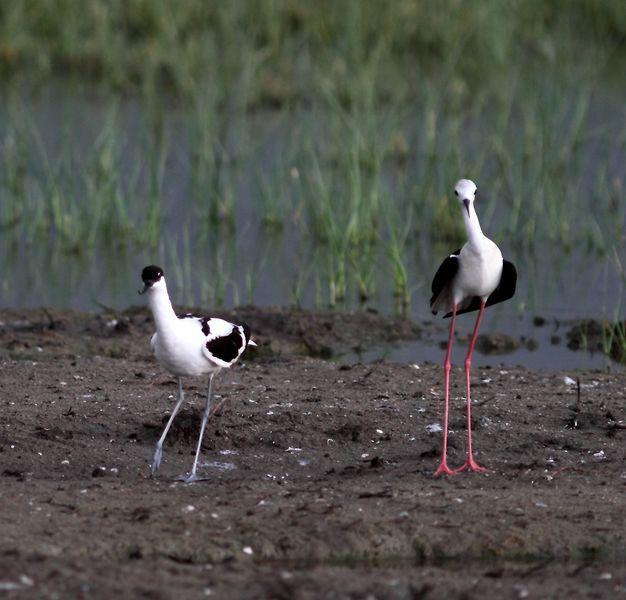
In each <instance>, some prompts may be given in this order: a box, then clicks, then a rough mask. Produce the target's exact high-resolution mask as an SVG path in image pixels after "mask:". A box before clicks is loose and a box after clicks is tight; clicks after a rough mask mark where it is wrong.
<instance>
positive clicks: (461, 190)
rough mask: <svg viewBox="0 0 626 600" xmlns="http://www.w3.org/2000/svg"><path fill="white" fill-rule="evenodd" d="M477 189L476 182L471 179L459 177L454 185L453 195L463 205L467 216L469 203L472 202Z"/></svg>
mask: <svg viewBox="0 0 626 600" xmlns="http://www.w3.org/2000/svg"><path fill="white" fill-rule="evenodd" d="M477 191H478V189H477V188H476V184H475V183H474V182H473V181H472V180H471V179H459V180H458V181H457V182H456V185H455V186H454V195H455V196H456V197H457V198H458V199H459V202H460V203H461V204H462V205H463V206H464V207H465V210H466V211H467V216H468V217H469V209H470V205H471V204H473V203H474V200H475V199H476V192H477Z"/></svg>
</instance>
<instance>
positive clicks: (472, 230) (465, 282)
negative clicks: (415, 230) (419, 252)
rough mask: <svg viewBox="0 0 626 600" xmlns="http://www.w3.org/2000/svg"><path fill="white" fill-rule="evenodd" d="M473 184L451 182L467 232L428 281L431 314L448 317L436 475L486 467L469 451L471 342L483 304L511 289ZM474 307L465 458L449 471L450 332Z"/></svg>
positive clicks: (507, 265)
mask: <svg viewBox="0 0 626 600" xmlns="http://www.w3.org/2000/svg"><path fill="white" fill-rule="evenodd" d="M476 192H477V189H476V185H475V184H474V182H473V181H470V180H469V179H460V180H459V181H457V183H456V185H455V186H454V193H455V195H456V196H457V198H458V199H459V202H460V203H461V205H462V213H463V222H464V223H465V231H466V232H467V243H466V244H465V245H464V246H463V248H461V249H460V250H455V251H454V252H453V253H452V254H451V255H450V256H448V258H446V259H445V260H444V261H443V262H442V263H441V266H440V267H439V269H437V273H435V277H434V279H433V283H432V292H433V295H432V298H431V299H430V307H431V308H432V311H433V314H437V311H439V310H444V311H446V315H445V317H446V318H447V317H452V319H451V321H450V333H449V335H448V347H447V350H446V358H445V361H444V390H445V408H444V417H443V420H444V424H443V447H442V450H441V461H440V463H439V467H437V470H436V471H435V475H440V474H442V473H443V474H446V475H451V474H453V473H458V472H459V471H463V470H464V469H470V470H471V471H486V470H487V469H484V468H483V467H481V466H479V465H478V464H477V463H476V461H475V460H474V456H473V454H472V424H471V417H470V411H471V400H470V366H471V364H472V350H473V349H474V343H475V342H476V336H477V334H478V327H479V325H480V320H481V319H482V316H483V311H484V310H485V306H491V305H492V304H497V303H498V302H503V301H504V300H508V299H509V298H511V297H512V296H513V294H514V293H515V285H516V282H517V271H516V270H515V266H514V265H513V263H511V262H509V261H506V260H503V259H502V253H501V252H500V249H499V248H498V246H496V245H495V244H494V243H493V242H492V241H491V240H490V239H488V238H487V237H485V235H484V234H483V232H482V229H481V228H480V223H479V222H478V216H477V215H476V211H475V210H474V200H475V198H476ZM475 310H478V316H477V317H476V324H475V325H474V331H473V333H472V338H471V340H470V344H469V348H468V350H467V355H466V357H465V363H464V366H465V390H466V401H467V459H466V461H465V463H464V464H463V465H462V466H461V467H459V468H458V469H455V470H454V471H453V470H451V469H450V468H449V467H448V463H447V460H446V453H447V442H448V402H449V397H450V350H451V348H452V339H453V336H454V319H455V317H456V315H460V314H463V313H467V312H472V311H475Z"/></svg>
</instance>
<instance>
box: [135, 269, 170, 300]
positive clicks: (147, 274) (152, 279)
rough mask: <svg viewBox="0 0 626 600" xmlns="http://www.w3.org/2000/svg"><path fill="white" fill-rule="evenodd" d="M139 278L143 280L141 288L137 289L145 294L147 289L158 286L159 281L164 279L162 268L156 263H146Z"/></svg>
mask: <svg viewBox="0 0 626 600" xmlns="http://www.w3.org/2000/svg"><path fill="white" fill-rule="evenodd" d="M141 279H142V281H143V289H142V290H139V293H140V294H145V293H146V292H147V291H148V290H150V289H153V288H154V286H155V285H156V286H158V284H159V283H160V282H162V281H165V279H164V278H163V269H162V268H161V267H157V266H156V265H148V266H147V267H144V269H143V271H142V272H141Z"/></svg>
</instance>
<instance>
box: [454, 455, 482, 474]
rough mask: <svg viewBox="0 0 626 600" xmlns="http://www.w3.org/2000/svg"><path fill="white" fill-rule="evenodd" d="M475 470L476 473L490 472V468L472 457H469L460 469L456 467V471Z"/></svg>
mask: <svg viewBox="0 0 626 600" xmlns="http://www.w3.org/2000/svg"><path fill="white" fill-rule="evenodd" d="M465 470H468V471H473V472H474V473H489V469H486V468H485V467H481V466H480V465H479V464H478V463H477V462H476V461H475V460H474V459H473V458H472V457H470V458H468V459H467V460H466V461H465V462H464V463H463V464H462V465H461V466H460V467H459V468H458V469H454V472H455V473H460V472H461V471H465Z"/></svg>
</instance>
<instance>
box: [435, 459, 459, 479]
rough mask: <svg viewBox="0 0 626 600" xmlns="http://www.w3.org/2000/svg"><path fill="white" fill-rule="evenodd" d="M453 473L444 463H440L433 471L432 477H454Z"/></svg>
mask: <svg viewBox="0 0 626 600" xmlns="http://www.w3.org/2000/svg"><path fill="white" fill-rule="evenodd" d="M455 473H456V471H453V470H452V469H450V467H448V465H447V463H446V462H445V461H441V462H440V463H439V466H438V467H437V470H436V471H435V474H434V477H438V476H439V475H454V474H455Z"/></svg>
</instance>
